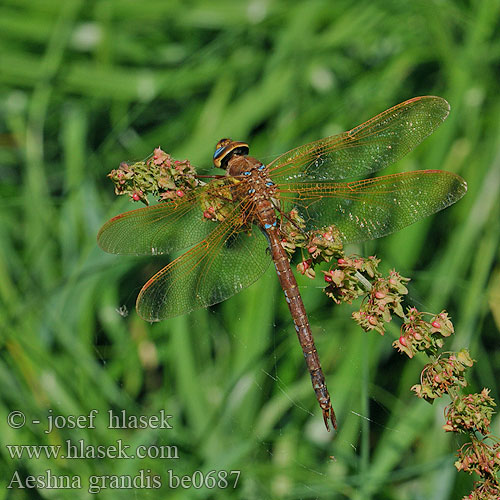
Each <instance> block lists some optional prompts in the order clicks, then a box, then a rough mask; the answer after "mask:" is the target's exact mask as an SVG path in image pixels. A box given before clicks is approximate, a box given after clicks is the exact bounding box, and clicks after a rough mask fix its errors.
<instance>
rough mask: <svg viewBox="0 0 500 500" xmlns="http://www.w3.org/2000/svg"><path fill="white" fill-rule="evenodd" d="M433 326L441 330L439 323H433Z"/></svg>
mask: <svg viewBox="0 0 500 500" xmlns="http://www.w3.org/2000/svg"><path fill="white" fill-rule="evenodd" d="M431 325H432V326H433V327H434V328H441V325H440V324H439V323H438V322H437V321H433V322H432V323H431Z"/></svg>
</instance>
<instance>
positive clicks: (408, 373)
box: [0, 0, 500, 500]
mask: <svg viewBox="0 0 500 500" xmlns="http://www.w3.org/2000/svg"><path fill="white" fill-rule="evenodd" d="M499 19H500V2H499V1H498V0H482V1H465V0H464V1H452V0H439V1H438V0H426V1H422V2H410V1H407V0H404V1H399V0H398V1H396V0H388V1H381V0H376V1H368V0H361V1H358V2H349V1H346V0H340V1H337V2H332V1H326V0H324V1H323V0H313V1H307V2H301V1H290V2H285V1H277V0H276V1H273V0H245V1H242V2H232V1H229V0H221V1H218V2H209V1H208V0H195V1H191V2H181V1H179V0H169V1H160V0H143V1H141V2H137V1H133V0H95V1H91V0H88V1H86V2H85V1H83V0H70V1H67V0H66V1H65V0H29V1H28V0H4V1H3V2H2V4H1V5H0V42H1V45H0V116H1V123H0V176H1V184H0V189H1V195H2V196H1V207H2V208H1V210H0V301H1V307H0V324H1V325H2V326H1V332H2V333H1V358H0V397H1V399H0V430H1V436H2V446H1V448H0V453H1V461H2V464H1V471H2V472H1V473H0V485H1V488H0V498H89V497H91V496H92V495H90V494H89V493H87V488H86V484H87V478H88V477H89V476H90V475H92V474H98V475H104V474H108V475H109V474H117V475H125V474H128V475H132V476H133V475H135V474H137V473H138V471H139V470H141V469H142V470H145V471H147V470H148V469H150V471H151V474H159V475H161V476H162V479H163V483H164V486H163V488H162V489H160V490H155V489H149V490H120V491H117V490H112V489H107V490H102V491H101V493H100V494H99V498H104V499H106V498H116V497H117V495H120V496H124V497H127V498H230V497H231V498H242V499H243V498H244V499H253V498H256V499H264V498H302V499H306V498H328V499H331V498H335V499H337V498H338V499H344V498H345V499H359V500H361V499H362V500H368V499H426V500H429V499H436V500H437V499H439V500H442V499H454V498H460V497H461V496H462V495H464V494H466V493H468V491H470V489H471V487H472V481H471V479H470V478H468V477H467V476H466V475H465V474H463V473H460V474H459V473H457V472H456V471H455V469H454V467H453V461H454V457H453V454H454V450H456V449H457V448H458V447H459V446H460V444H461V442H460V441H459V440H457V437H456V436H453V435H449V434H445V433H444V432H443V431H442V429H441V425H442V424H443V419H442V415H443V407H444V404H445V403H437V404H435V405H434V406H430V405H428V404H427V403H425V402H423V401H420V400H417V399H416V398H415V397H414V395H413V394H411V393H410V391H409V388H410V386H411V385H413V384H414V383H416V382H418V374H419V372H420V370H421V368H422V366H423V364H424V362H425V360H424V359H414V360H411V361H408V360H407V359H405V358H403V357H402V356H400V355H398V354H397V353H395V352H394V351H393V349H392V348H391V345H390V344H391V340H392V338H391V339H385V338H380V337H378V336H376V335H375V334H373V335H367V334H365V333H363V332H361V331H360V329H359V328H358V327H357V326H356V325H355V324H354V322H352V321H351V320H350V313H351V312H352V310H353V308H351V309H350V310H349V307H334V305H333V303H331V302H328V301H327V300H326V298H325V296H324V294H323V293H321V290H320V289H319V288H320V287H321V286H322V283H321V282H318V281H316V282H312V281H308V280H305V279H304V280H301V281H300V283H301V284H302V285H303V288H302V291H303V296H304V300H305V303H306V307H307V309H308V310H309V315H310V319H311V322H312V327H313V331H314V333H315V336H316V341H317V347H318V351H319V354H320V357H321V360H322V364H323V367H324V370H325V374H326V377H327V381H328V386H329V388H330V392H331V394H332V397H333V404H334V407H335V410H336V412H337V416H338V417H339V431H338V434H336V435H334V436H332V435H331V434H327V433H326V432H325V431H324V428H323V422H322V419H321V416H320V414H319V409H318V407H317V403H316V400H315V397H314V392H313V391H312V390H311V387H310V379H309V375H308V374H307V372H306V368H305V365H304V361H303V358H302V354H301V351H300V347H299V345H298V343H297V340H296V338H295V333H294V330H293V325H292V324H291V320H290V317H289V315H288V314H287V309H286V304H285V302H284V300H283V298H282V296H281V293H280V291H279V290H278V285H277V279H276V276H273V274H272V272H269V273H268V274H266V276H265V277H264V278H262V279H261V280H260V281H259V282H257V283H256V284H255V285H253V286H252V287H251V288H249V289H247V290H245V291H244V292H242V293H240V294H238V295H237V296H235V297H234V298H232V299H230V300H228V301H227V302H226V303H223V304H220V305H219V306H216V307H213V308H211V309H210V310H202V311H196V312H194V313H192V314H190V315H188V316H185V317H180V318H175V319H173V320H170V321H167V322H163V323H158V324H155V325H152V326H151V325H149V324H147V323H145V322H143V321H142V320H140V319H139V318H138V317H137V315H136V313H135V311H134V310H133V307H134V301H135V297H136V295H137V293H138V291H139V289H140V286H142V284H143V283H144V282H145V281H146V279H147V278H149V277H150V276H151V275H152V273H153V272H154V270H156V269H158V268H159V267H160V265H161V264H162V263H164V262H165V261H164V260H161V259H154V258H148V259H139V258H128V257H116V256H110V255H106V254H104V253H103V252H102V251H101V250H99V249H98V248H97V246H96V241H95V237H96V233H97V231H98V229H99V227H100V226H101V225H102V224H103V223H104V222H105V221H106V220H107V219H108V218H109V217H110V216H112V215H116V214H118V213H120V212H122V211H124V210H125V209H130V208H133V207H132V206H131V205H130V204H128V203H126V202H125V201H124V200H117V199H115V197H114V195H113V190H112V186H111V183H110V182H109V180H108V179H107V178H106V174H107V173H108V171H109V170H111V168H116V167H117V165H118V164H119V163H120V162H121V161H124V160H131V159H138V158H144V157H145V156H147V155H148V154H149V153H151V152H152V150H153V148H154V147H156V146H158V145H161V147H162V148H163V149H164V150H166V151H168V152H169V153H170V154H172V155H173V156H175V157H177V158H179V159H184V158H189V159H190V160H191V161H192V162H193V163H194V164H196V165H198V166H199V167H200V168H205V169H209V168H210V164H211V156H212V153H213V148H214V145H215V143H216V142H217V140H218V139H220V138H221V137H224V136H230V137H233V138H234V139H238V140H245V141H248V142H250V144H251V146H252V150H251V152H252V154H253V155H255V156H256V157H258V158H260V159H262V160H263V161H267V160H269V159H270V158H272V157H273V155H276V154H279V153H281V152H283V151H285V150H287V149H290V148H291V147H294V146H297V145H300V144H302V143H305V142H307V141H310V140H313V139H317V138H320V137H323V136H326V135H330V134H332V133H337V132H341V131H343V130H346V129H349V128H351V127H353V126H355V125H357V124H359V123H361V122H362V121H364V120H366V119H368V118H370V117H371V116H373V115H375V114H376V113H378V112H380V111H383V110H384V109H386V108H388V107H390V106H392V105H394V104H397V103H398V102H401V101H403V100H405V99H407V98H410V97H413V96H417V95H425V94H435V95H440V96H442V97H445V98H446V99H447V100H448V101H449V102H450V104H451V108H452V111H451V114H450V117H449V118H448V119H447V120H446V122H445V123H444V124H443V125H442V126H441V127H440V129H439V130H438V131H437V132H435V133H434V134H433V136H432V137H431V138H429V139H428V140H427V141H426V142H425V143H424V144H423V145H422V146H420V147H419V148H418V149H417V150H416V151H415V152H414V153H412V154H411V155H409V156H408V157H407V158H405V159H404V160H403V161H400V162H399V163H398V164H397V165H396V166H395V169H397V170H398V171H400V170H412V169H419V168H431V169H434V168H442V169H445V170H450V171H454V172H457V173H459V174H460V175H462V176H463V177H464V178H465V179H466V180H467V181H468V183H469V192H468V194H467V195H466V197H465V198H464V199H463V200H461V201H460V202H459V203H458V204H457V205H454V206H453V207H451V208H449V209H448V210H446V211H445V212H441V213H439V214H437V215H436V216H434V217H433V218H430V219H427V220H425V221H422V222H419V223H418V224H415V225H414V226H411V227H409V228H407V229H405V230H403V231H401V232H399V233H397V234H394V235H392V236H390V237H387V238H384V239H383V240H380V241H377V242H370V243H368V244H366V245H364V246H358V247H354V248H352V251H355V252H358V253H362V254H364V255H370V254H372V253H375V252H376V253H377V255H378V256H379V257H380V258H382V259H383V263H384V265H385V266H386V268H387V269H389V268H392V267H395V268H396V269H398V271H400V272H401V273H402V274H403V275H405V276H410V277H412V279H413V281H412V283H411V289H410V290H411V294H412V300H413V302H414V303H415V305H416V306H417V307H419V308H420V309H422V310H429V311H435V312H438V311H439V310H441V308H447V309H448V310H449V312H450V314H451V316H452V318H453V320H454V323H455V327H456V335H455V336H454V338H453V340H452V341H451V344H450V348H454V349H458V348H461V347H467V346H469V347H470V349H471V353H472V356H473V357H474V358H475V359H476V360H477V364H476V366H475V369H474V372H473V373H472V375H471V390H480V389H481V388H482V387H483V386H487V387H489V388H491V389H492V393H491V394H492V396H493V397H494V398H495V399H496V400H497V401H498V400H499V397H498V396H499V394H498V393H499V387H498V383H497V381H498V379H499V375H500V350H499V348H498V345H499V343H498V335H499V323H500V299H499V296H500V265H499V261H498V255H499V251H498V246H499V245H498V243H499V241H498V240H499V237H500V202H499V198H500V189H499V186H500V120H499V116H500V86H499V78H500V72H499V68H500V38H498V30H499ZM391 168H392V167H391ZM332 222H334V221H332ZM122 305H125V306H126V307H127V308H128V309H129V310H130V314H129V315H128V316H126V317H123V316H121V315H120V314H119V313H118V312H117V309H119V308H120V307H121V306H122ZM392 334H393V335H398V327H397V326H394V327H393V330H392ZM92 408H96V409H98V410H99V411H100V414H99V420H98V421H97V423H96V429H58V430H54V431H53V432H51V433H45V432H44V427H43V424H40V425H35V424H32V423H31V421H32V420H34V419H40V420H41V421H42V423H43V422H45V421H46V417H47V415H48V412H49V409H52V411H53V414H62V415H69V414H72V415H85V414H88V413H89V411H90V410H91V409H92ZM109 409H115V410H116V411H120V410H122V409H125V410H126V411H127V412H128V413H130V414H133V415H140V414H147V415H150V414H155V413H158V412H159V411H160V410H161V409H166V410H167V412H168V413H169V414H172V415H173V416H174V417H173V420H172V421H171V423H172V424H173V429H168V430H165V429H140V430H137V431H133V430H126V429H125V430H124V429H107V428H106V412H107V411H108V410H109ZM12 410H21V411H23V412H24V413H25V414H26V416H27V419H28V423H27V425H25V426H24V427H23V428H21V429H13V428H11V427H9V426H8V425H7V423H6V418H7V415H8V414H9V412H10V411H12ZM499 426H500V422H499V419H498V418H497V419H496V420H494V422H493V429H496V433H497V434H499V433H500V427H499ZM66 439H71V440H73V441H75V442H76V441H78V440H79V439H84V440H85V442H86V443H88V444H103V445H109V444H113V443H116V441H117V440H123V442H124V443H126V444H130V445H132V446H134V445H138V444H146V445H149V444H156V445H175V446H178V450H179V451H178V453H179V458H178V459H170V460H169V459H163V460H161V459H143V460H139V459H132V460H124V459H110V458H108V459H99V460H98V459H96V460H91V459H87V460H69V459H59V460H54V459H47V458H43V457H41V458H39V459H28V458H23V459H18V460H14V459H12V458H11V457H10V455H9V450H8V449H7V448H6V446H5V445H7V444H51V445H52V444H55V445H57V444H63V443H64V441H65V440H66ZM331 457H334V458H331ZM47 469H50V470H51V471H52V472H53V473H54V474H67V475H76V474H78V475H80V476H81V477H82V489H81V490H76V491H68V490H66V491H63V490H59V491H58V490H48V489H38V490H29V489H14V490H7V489H5V488H6V487H7V485H8V484H9V482H10V481H11V479H12V477H13V474H14V471H15V470H18V471H19V472H20V475H21V476H22V477H25V476H26V475H29V474H32V475H33V474H34V475H36V474H42V473H44V471H46V470H47ZM169 469H171V470H172V471H173V472H174V473H175V474H177V475H183V474H192V473H193V472H194V471H195V470H201V471H204V472H207V471H210V470H213V469H216V470H241V477H240V480H239V484H238V487H237V488H236V489H232V488H228V489H226V490H208V489H201V490H196V489H194V488H191V489H182V488H177V489H172V490H169V489H168V486H167V485H166V483H167V481H166V478H167V471H168V470H169Z"/></svg>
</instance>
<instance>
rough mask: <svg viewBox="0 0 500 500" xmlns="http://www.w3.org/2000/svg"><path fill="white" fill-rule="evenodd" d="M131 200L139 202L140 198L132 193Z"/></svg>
mask: <svg viewBox="0 0 500 500" xmlns="http://www.w3.org/2000/svg"><path fill="white" fill-rule="evenodd" d="M132 199H133V200H134V201H139V200H140V199H141V197H140V196H139V195H138V194H137V193H134V194H133V195H132Z"/></svg>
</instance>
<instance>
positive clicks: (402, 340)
mask: <svg viewBox="0 0 500 500" xmlns="http://www.w3.org/2000/svg"><path fill="white" fill-rule="evenodd" d="M399 343H400V344H401V345H402V346H404V347H406V339H405V338H404V337H403V335H401V337H399Z"/></svg>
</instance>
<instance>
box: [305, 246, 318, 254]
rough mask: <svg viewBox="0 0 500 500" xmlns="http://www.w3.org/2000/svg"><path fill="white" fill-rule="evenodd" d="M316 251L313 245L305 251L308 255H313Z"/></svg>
mask: <svg viewBox="0 0 500 500" xmlns="http://www.w3.org/2000/svg"><path fill="white" fill-rule="evenodd" d="M317 249H318V247H315V246H314V245H313V246H311V247H309V248H308V249H307V251H308V252H309V253H314V252H315V251H316V250H317Z"/></svg>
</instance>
